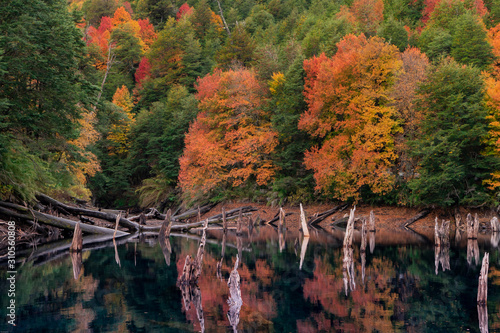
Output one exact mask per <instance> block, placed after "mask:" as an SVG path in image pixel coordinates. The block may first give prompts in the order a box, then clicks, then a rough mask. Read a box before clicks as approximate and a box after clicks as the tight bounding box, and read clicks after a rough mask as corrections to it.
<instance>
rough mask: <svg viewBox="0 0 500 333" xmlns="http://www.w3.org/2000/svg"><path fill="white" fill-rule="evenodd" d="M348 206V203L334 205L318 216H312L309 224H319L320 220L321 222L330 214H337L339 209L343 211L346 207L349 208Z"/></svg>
mask: <svg viewBox="0 0 500 333" xmlns="http://www.w3.org/2000/svg"><path fill="white" fill-rule="evenodd" d="M347 206H348V205H347V204H345V205H338V206H335V207H333V208H332V209H329V210H327V211H324V212H323V213H319V214H318V215H317V216H316V217H314V218H312V219H311V220H310V221H309V222H308V224H309V225H314V224H318V223H319V222H321V221H323V220H324V219H326V218H327V217H328V216H330V215H333V214H335V213H336V212H337V211H340V212H341V211H343V210H344V209H346V208H347Z"/></svg>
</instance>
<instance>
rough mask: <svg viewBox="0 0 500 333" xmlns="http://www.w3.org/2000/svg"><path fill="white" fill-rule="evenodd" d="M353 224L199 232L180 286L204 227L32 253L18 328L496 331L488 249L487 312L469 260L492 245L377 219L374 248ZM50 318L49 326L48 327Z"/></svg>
mask: <svg viewBox="0 0 500 333" xmlns="http://www.w3.org/2000/svg"><path fill="white" fill-rule="evenodd" d="M361 221H362V222H363V219H362V220H361ZM251 225H252V227H250V226H251ZM366 225H367V226H368V228H365V227H364V226H366ZM357 227H358V229H355V231H354V237H353V243H352V246H351V247H349V248H348V249H347V250H346V251H345V252H344V249H343V246H342V240H343V236H344V232H343V231H341V230H331V231H327V230H325V229H320V228H318V229H317V230H316V231H317V232H312V233H311V237H305V238H303V239H302V237H300V238H299V236H301V235H300V234H299V232H298V231H294V230H290V229H289V230H287V231H286V233H284V234H283V241H284V242H285V243H284V246H283V245H282V244H280V237H279V233H278V232H276V230H275V229H274V228H271V227H266V226H255V228H254V227H253V224H250V223H248V224H246V225H245V226H243V231H242V233H241V234H237V233H236V231H235V230H234V229H228V230H227V233H224V232H223V230H212V231H210V232H209V231H207V233H206V245H205V246H204V251H203V254H202V255H203V264H202V266H201V268H200V274H199V278H198V279H197V283H187V284H184V285H180V286H179V287H177V286H176V281H177V278H178V277H179V275H181V273H182V271H183V267H184V265H185V263H186V260H185V259H186V257H187V256H188V255H189V256H196V257H195V258H193V260H195V259H196V258H197V257H198V253H199V248H200V246H199V243H200V241H201V240H202V239H203V235H202V234H198V235H189V237H191V238H187V237H185V236H187V235H186V234H183V235H182V237H180V236H179V235H180V234H179V235H177V234H174V235H171V237H170V239H168V238H167V239H165V243H164V244H163V245H162V241H161V240H159V242H160V246H157V245H154V246H151V244H153V243H154V241H155V240H156V238H155V237H149V236H147V235H145V236H144V238H143V241H144V242H135V243H134V246H127V245H126V244H122V245H120V241H117V242H116V247H115V244H113V243H111V242H110V243H109V245H110V246H109V247H103V248H101V249H96V250H93V251H86V252H84V253H83V254H81V257H80V258H74V257H73V256H69V255H67V254H66V253H65V254H64V255H62V256H60V257H56V258H54V257H50V258H49V257H48V256H47V255H44V256H39V257H37V258H38V259H37V261H35V262H31V263H28V264H26V265H25V266H23V268H21V269H20V271H19V273H18V277H19V279H18V281H17V283H18V286H19V295H17V296H18V297H19V298H18V301H19V303H18V304H19V315H20V317H22V318H25V320H23V321H22V324H21V325H22V327H20V331H47V330H48V329H49V328H50V329H51V330H52V331H54V332H67V331H75V330H76V331H77V330H83V331H85V329H87V330H88V329H92V330H94V331H108V332H110V331H166V332H169V331H171V332H192V331H193V330H195V331H207V332H226V331H233V332H235V331H237V330H238V329H239V330H245V331H252V332H257V331H261V332H268V331H274V332H297V331H298V332H317V331H345V332H351V331H354V332H372V331H379V332H404V331H416V332H435V331H465V330H470V331H476V332H477V331H478V330H479V329H480V330H481V332H487V330H488V320H489V321H490V327H491V329H492V330H494V329H497V328H500V317H499V316H498V314H497V313H498V308H497V304H499V301H500V283H499V281H500V269H499V267H500V264H499V262H500V261H499V260H500V258H499V256H498V251H496V250H495V251H492V253H491V254H490V256H491V257H490V258H491V273H490V277H491V279H492V280H491V283H490V285H489V287H490V288H491V289H490V300H489V302H490V309H491V306H494V311H493V314H492V313H490V316H489V317H488V313H487V310H486V308H483V310H482V309H478V308H477V307H476V305H475V304H476V302H475V300H476V299H475V297H476V291H477V277H478V273H479V267H477V266H468V263H469V262H474V261H475V260H476V259H475V253H477V254H478V255H479V245H480V246H481V251H482V250H483V248H487V247H488V246H490V244H489V241H488V240H486V241H485V238H484V237H483V236H481V237H480V239H479V243H480V244H478V241H477V240H475V244H474V241H473V240H471V241H470V246H471V249H472V250H469V251H467V252H471V253H467V256H466V244H465V242H463V244H462V243H459V244H454V245H453V246H451V247H450V246H448V247H439V248H438V247H435V246H434V244H433V242H432V231H430V232H429V234H430V235H429V236H428V235H423V236H422V235H417V234H415V233H413V232H406V231H400V230H399V231H398V232H396V233H389V232H387V231H385V230H383V229H382V228H380V227H378V230H377V233H378V235H377V241H378V244H377V248H376V249H375V242H374V241H375V237H374V236H375V232H370V231H369V229H370V228H369V224H368V223H366V224H365V223H364V222H363V223H362V224H361V225H358V226H357ZM245 228H247V230H245ZM248 228H253V229H252V232H250V230H248ZM359 228H360V229H361V230H359ZM366 229H368V230H366ZM431 230H432V229H431ZM247 231H248V232H247ZM360 231H361V232H360ZM250 237H252V241H250ZM455 237H456V236H455ZM370 238H372V241H373V250H372V251H371V252H368V250H367V249H366V248H367V247H369V246H370V244H371V243H370ZM488 238H489V235H488ZM134 241H135V240H134ZM167 241H168V246H165V245H167ZM404 242H407V243H406V244H405V243H404ZM397 243H404V244H401V245H397ZM468 243H469V242H468ZM407 244H408V245H407ZM130 245H131V244H130ZM460 246H462V247H460ZM299 248H300V249H299ZM468 248H469V244H467V250H468ZM438 250H439V251H438ZM474 251H476V252H474ZM116 253H119V254H120V258H119V259H120V262H121V269H115V268H116V260H115V255H116ZM166 254H168V256H166ZM471 254H472V255H471ZM240 255H241V257H240ZM297 255H299V256H300V263H299V264H298V265H297V261H298V260H297V259H298V258H297ZM167 258H168V260H167ZM235 258H236V260H235ZM346 258H347V259H348V260H346V261H344V260H345V259H346ZM170 260H171V261H172V262H173V265H169V264H170ZM477 260H478V259H477ZM450 262H451V263H452V265H453V271H451V270H450ZM477 262H478V261H477ZM78 263H80V266H79V265H77V264H78ZM439 266H441V267H442V272H439V275H435V272H436V268H438V271H439ZM78 267H79V268H78ZM344 267H345V270H344ZM356 271H357V273H358V274H355V273H356ZM75 277H77V279H76V280H75ZM0 278H4V277H3V276H0ZM41 281H43V283H41ZM347 291H348V292H347ZM1 305H2V306H3V305H4V304H3V303H2V304H1ZM480 311H482V312H480ZM26 318H30V319H29V320H28V319H26ZM56 321H57V322H58V325H59V326H58V328H57V327H56V328H53V327H52V326H49V324H50V323H54V322H56Z"/></svg>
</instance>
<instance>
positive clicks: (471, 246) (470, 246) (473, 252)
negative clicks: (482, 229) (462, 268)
mask: <svg viewBox="0 0 500 333" xmlns="http://www.w3.org/2000/svg"><path fill="white" fill-rule="evenodd" d="M473 259H474V261H475V264H476V265H477V264H479V245H478V243H477V239H468V240H467V263H468V264H469V266H470V265H472V260H473Z"/></svg>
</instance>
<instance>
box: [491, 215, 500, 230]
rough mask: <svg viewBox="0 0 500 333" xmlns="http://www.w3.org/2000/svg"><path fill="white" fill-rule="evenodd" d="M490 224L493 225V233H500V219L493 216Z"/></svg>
mask: <svg viewBox="0 0 500 333" xmlns="http://www.w3.org/2000/svg"><path fill="white" fill-rule="evenodd" d="M490 223H491V230H492V231H493V232H500V222H498V218H497V217H496V216H493V218H492V219H491V222H490Z"/></svg>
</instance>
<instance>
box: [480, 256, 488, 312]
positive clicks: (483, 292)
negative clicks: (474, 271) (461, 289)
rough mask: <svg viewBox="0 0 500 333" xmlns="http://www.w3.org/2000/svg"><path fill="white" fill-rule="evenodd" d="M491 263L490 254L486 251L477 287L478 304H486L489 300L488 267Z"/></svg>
mask: <svg viewBox="0 0 500 333" xmlns="http://www.w3.org/2000/svg"><path fill="white" fill-rule="evenodd" d="M489 265H490V254H489V253H485V254H484V257H483V265H482V266H481V273H480V275H479V285H478V287H477V304H478V305H479V306H485V305H486V302H487V300H488V268H489Z"/></svg>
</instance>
